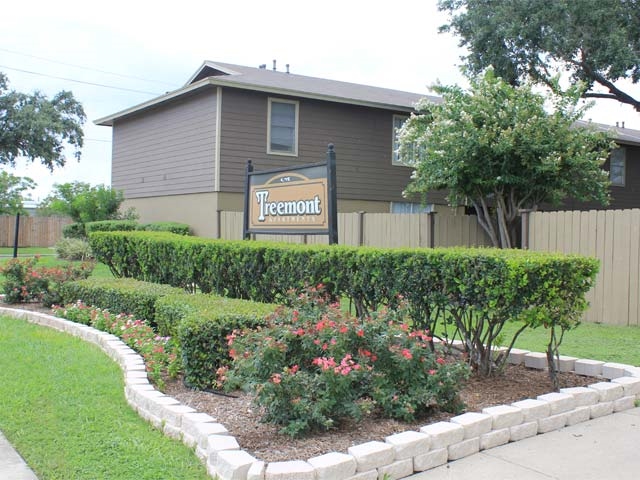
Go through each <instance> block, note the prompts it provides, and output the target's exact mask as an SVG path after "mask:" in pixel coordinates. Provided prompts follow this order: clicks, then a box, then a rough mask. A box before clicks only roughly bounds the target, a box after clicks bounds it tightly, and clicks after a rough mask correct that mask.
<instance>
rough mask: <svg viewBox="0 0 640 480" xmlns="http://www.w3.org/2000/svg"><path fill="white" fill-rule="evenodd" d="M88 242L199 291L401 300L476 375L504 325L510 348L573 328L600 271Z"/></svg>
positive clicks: (266, 245)
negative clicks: (538, 330) (313, 289)
mask: <svg viewBox="0 0 640 480" xmlns="http://www.w3.org/2000/svg"><path fill="white" fill-rule="evenodd" d="M90 242H91V245H92V248H93V250H94V252H95V253H96V256H97V257H98V258H99V259H100V260H101V261H103V262H104V263H106V264H107V265H109V267H110V268H111V270H112V271H113V272H114V275H121V276H130V277H133V278H138V279H144V280H147V281H154V282H158V283H166V284H169V285H175V286H181V287H183V288H194V286H197V287H198V288H199V289H200V290H201V291H202V292H205V293H209V292H216V293H218V294H221V295H226V296H230V297H234V298H246V299H251V300H254V301H258V302H264V303H274V302H281V301H283V299H284V298H285V296H286V291H287V290H288V289H289V288H292V287H293V288H300V287H303V286H304V284H305V283H310V284H317V283H324V284H325V285H326V286H327V289H328V291H329V292H330V293H331V294H332V295H334V296H335V297H340V298H349V300H350V301H352V302H353V304H354V306H355V308H356V311H357V314H358V316H361V317H366V316H367V315H368V314H369V313H370V312H374V311H376V310H377V309H378V308H380V307H381V306H387V307H389V308H392V309H393V308H396V307H397V306H398V305H399V302H398V298H399V296H402V297H404V299H405V300H406V302H407V306H408V308H407V313H408V314H409V315H410V317H411V320H412V322H413V324H414V325H415V326H416V327H419V328H422V329H428V330H430V331H435V328H434V326H435V325H438V324H443V323H445V324H449V325H451V326H453V330H454V331H457V332H458V334H459V335H460V336H461V340H462V345H464V348H465V349H466V353H467V354H468V357H467V358H468V359H469V362H470V363H471V364H472V365H473V367H474V368H475V369H477V371H478V372H479V373H481V374H482V375H490V374H492V373H493V372H494V371H497V370H500V368H501V367H502V366H503V365H504V362H505V361H506V359H507V357H508V351H507V352H505V353H504V354H501V355H497V356H494V355H493V353H492V348H493V347H494V345H495V343H496V340H497V339H498V338H499V337H500V335H501V332H502V327H503V326H504V324H505V323H506V322H509V321H517V322H521V325H522V327H521V329H519V330H517V332H516V334H515V335H514V337H513V338H512V339H511V340H507V343H508V344H509V345H513V343H514V342H515V340H516V338H517V336H518V335H519V334H520V332H522V331H523V330H524V329H526V328H529V327H533V328H535V327H538V326H541V325H545V326H548V327H549V329H550V331H551V332H552V337H556V338H557V337H558V336H556V335H554V333H553V332H555V331H556V328H551V326H552V325H555V326H558V328H559V329H561V330H562V331H565V330H567V329H569V328H571V327H572V326H575V325H576V324H577V322H578V319H579V318H580V315H581V313H582V312H583V311H584V310H585V308H586V306H587V302H586V300H585V294H586V292H587V291H588V290H589V289H590V288H591V286H592V285H593V282H594V280H595V275H596V273H597V270H598V261H597V260H596V259H593V258H586V257H580V256H577V255H561V254H556V253H543V252H529V251H516V250H496V249H486V248H485V249H468V248H452V249H379V248H364V247H360V248H356V247H347V246H335V245H334V246H324V245H288V244H278V243H271V242H241V241H234V242H231V241H221V240H213V239H202V238H194V237H184V236H177V235H173V234H169V233H164V232H126V233H125V232H109V233H107V232H97V233H94V234H92V235H91V238H90ZM561 325H564V326H561ZM561 336H562V335H561V334H560V335H559V337H561ZM449 340H451V339H449ZM552 343H554V344H555V345H556V346H557V342H552ZM549 351H550V352H557V349H556V348H555V347H553V348H550V350H549ZM550 371H553V363H550Z"/></svg>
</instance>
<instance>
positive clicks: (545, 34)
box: [438, 0, 640, 111]
mask: <svg viewBox="0 0 640 480" xmlns="http://www.w3.org/2000/svg"><path fill="white" fill-rule="evenodd" d="M438 7H439V9H440V10H441V11H444V12H446V13H448V14H449V20H448V23H447V24H446V25H444V26H442V27H441V31H450V32H452V33H454V34H456V35H458V36H459V38H460V45H461V46H462V47H466V49H465V50H466V51H467V52H468V54H467V55H466V56H465V57H463V60H464V61H465V63H466V68H467V69H469V70H470V71H471V72H472V73H478V72H480V71H482V70H484V69H486V68H487V67H489V66H493V68H495V69H496V72H497V73H498V75H500V76H501V77H503V78H504V79H505V80H507V81H509V82H510V83H512V84H516V83H518V82H522V81H523V80H526V79H527V78H532V79H534V80H535V81H537V82H539V83H542V84H544V85H550V84H552V83H553V82H554V79H555V76H556V75H558V74H563V75H567V74H568V75H570V77H571V78H570V79H571V81H573V82H578V81H581V82H585V83H586V85H587V86H588V87H589V89H588V91H587V92H586V93H585V95H584V96H585V97H594V98H608V99H614V100H617V101H619V102H622V103H626V104H628V105H632V106H633V108H635V109H636V111H640V99H639V98H637V97H636V98H633V89H632V88H630V84H631V83H633V84H637V83H638V82H639V81H640V35H639V31H640V15H639V14H638V11H639V9H640V5H638V1H637V0H627V1H620V0H599V1H585V0H582V1H567V0H563V1H559V0H553V1H550V0H549V1H540V0H538V1H531V0H492V1H487V0H439V1H438ZM624 80H626V81H627V86H626V85H625V84H624V83H623V81H624ZM629 82H630V83H629ZM598 87H600V88H598ZM636 91H637V90H636Z"/></svg>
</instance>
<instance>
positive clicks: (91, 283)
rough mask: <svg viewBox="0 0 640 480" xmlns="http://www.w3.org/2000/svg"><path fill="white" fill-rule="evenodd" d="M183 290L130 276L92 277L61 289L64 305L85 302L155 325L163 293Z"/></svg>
mask: <svg viewBox="0 0 640 480" xmlns="http://www.w3.org/2000/svg"><path fill="white" fill-rule="evenodd" d="M178 292H181V290H180V289H178V288H174V287H171V286H169V285H158V284H154V283H149V282H142V281H139V280H134V279H131V278H121V279H112V278H90V279H87V280H82V281H78V282H69V283H67V284H65V285H64V286H63V288H62V300H63V302H64V304H68V303H73V302H75V301H77V300H82V301H83V302H84V303H86V304H89V305H94V306H96V307H99V308H104V309H108V310H110V311H112V312H126V313H128V314H132V315H133V316H135V317H136V318H141V319H144V320H147V321H148V322H149V323H150V324H151V325H152V326H155V321H154V319H155V304H156V301H157V300H158V298H160V297H161V296H163V295H168V294H171V293H178Z"/></svg>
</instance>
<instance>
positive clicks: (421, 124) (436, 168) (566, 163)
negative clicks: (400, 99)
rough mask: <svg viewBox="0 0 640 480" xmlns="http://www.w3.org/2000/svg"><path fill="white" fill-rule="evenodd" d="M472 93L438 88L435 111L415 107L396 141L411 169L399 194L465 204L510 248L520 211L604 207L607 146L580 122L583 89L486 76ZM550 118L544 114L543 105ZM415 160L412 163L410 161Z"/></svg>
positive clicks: (425, 104)
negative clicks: (443, 193)
mask: <svg viewBox="0 0 640 480" xmlns="http://www.w3.org/2000/svg"><path fill="white" fill-rule="evenodd" d="M469 81H470V88H469V90H468V91H467V90H464V89H462V88H461V87H458V86H442V85H436V86H434V87H432V89H433V90H434V91H435V92H436V93H437V94H439V95H441V96H442V99H443V101H442V103H440V104H434V103H432V102H429V101H428V100H426V99H423V100H422V101H420V102H419V104H418V105H417V111H418V114H414V115H412V116H411V117H410V118H409V119H408V120H407V122H406V123H405V124H404V126H403V128H402V130H401V131H400V133H399V140H400V156H401V158H403V159H405V158H407V159H409V158H411V159H412V160H410V161H409V162H408V164H409V165H410V166H413V167H414V169H415V170H414V173H413V176H412V179H411V181H410V183H409V185H408V187H407V189H406V190H405V194H406V195H411V194H414V195H415V194H418V195H421V196H423V198H425V200H426V199H428V192H430V191H433V190H441V189H446V190H448V197H447V199H448V202H449V204H450V205H452V206H460V205H472V206H473V207H475V210H476V213H477V218H478V222H479V223H480V225H481V226H482V228H483V229H484V230H485V231H486V232H487V234H488V235H489V238H491V241H492V243H493V245H494V246H495V247H501V248H512V247H515V246H517V241H516V238H515V237H516V226H517V222H518V218H519V214H520V212H521V210H523V209H528V210H536V209H537V208H538V206H539V205H540V204H541V203H543V202H544V203H550V204H554V205H557V204H559V203H560V201H561V200H562V199H564V198H567V197H572V198H575V199H577V200H583V201H586V200H595V201H599V202H601V203H603V204H607V203H608V199H609V197H608V186H609V179H608V174H607V172H606V171H604V170H602V164H603V163H604V162H605V160H606V159H607V157H608V155H609V153H610V151H611V149H612V148H613V147H614V144H613V143H612V142H611V140H610V139H609V138H608V137H607V135H606V134H604V133H602V132H596V131H595V129H593V128H590V127H589V125H588V124H576V122H577V121H578V120H579V119H580V118H581V117H582V115H583V113H584V110H585V109H586V108H587V107H585V106H582V107H579V106H578V102H579V99H580V96H581V94H582V91H583V87H582V86H581V85H578V86H575V87H571V88H570V89H569V90H568V91H567V92H566V93H565V95H563V96H558V95H554V94H550V95H549V96H548V97H545V96H543V95H542V94H539V93H536V92H534V91H533V90H532V86H531V85H529V84H526V85H522V86H512V85H510V84H509V83H507V82H505V81H504V80H502V79H501V78H499V77H497V76H496V75H495V74H494V71H493V70H492V69H488V70H486V71H485V72H483V73H482V74H480V75H478V76H476V77H472V78H470V79H469ZM546 103H547V104H549V105H548V110H549V111H547V109H545V104H546ZM416 153H417V155H415V154H416Z"/></svg>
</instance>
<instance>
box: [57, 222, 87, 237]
mask: <svg viewBox="0 0 640 480" xmlns="http://www.w3.org/2000/svg"><path fill="white" fill-rule="evenodd" d="M62 236H63V237H64V238H80V239H85V238H87V232H86V231H85V229H84V223H71V224H69V225H65V226H64V227H62Z"/></svg>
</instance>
